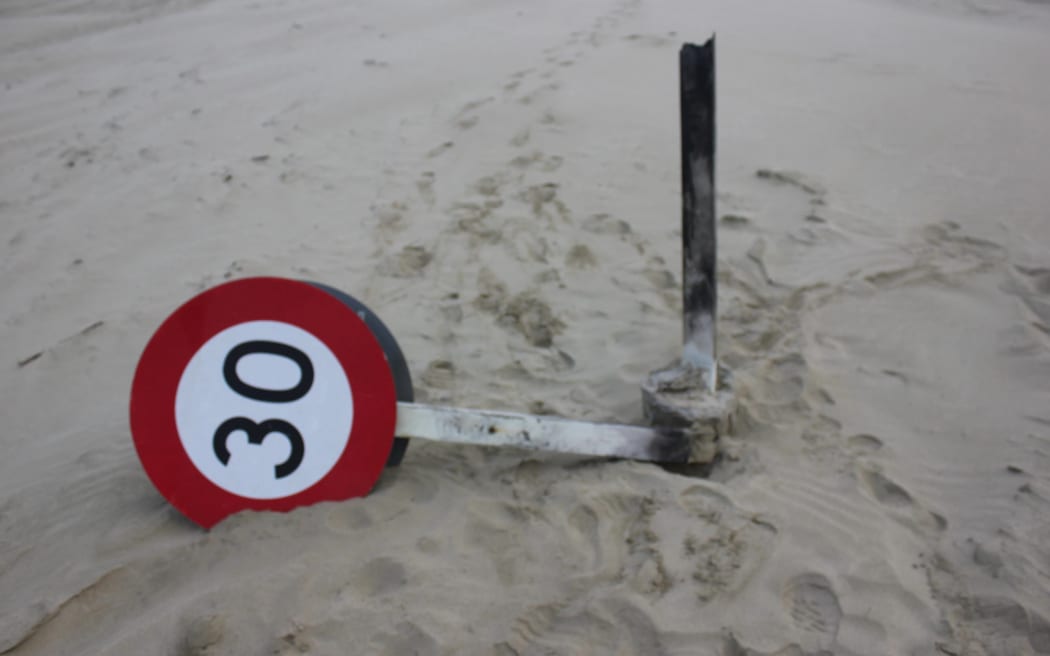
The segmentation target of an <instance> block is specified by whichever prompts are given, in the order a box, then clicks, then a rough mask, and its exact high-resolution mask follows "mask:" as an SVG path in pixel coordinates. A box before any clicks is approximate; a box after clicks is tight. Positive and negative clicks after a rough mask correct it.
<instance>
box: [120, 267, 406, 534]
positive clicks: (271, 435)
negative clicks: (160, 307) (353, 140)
mask: <svg viewBox="0 0 1050 656" xmlns="http://www.w3.org/2000/svg"><path fill="white" fill-rule="evenodd" d="M396 413H397V401H396V396H395V389H394V381H393V377H392V375H391V368H390V365H389V364H388V363H387V359H386V357H385V356H384V352H383V348H382V347H381V345H380V344H379V342H378V341H377V339H376V337H375V336H374V335H373V334H372V332H371V331H370V330H369V328H368V326H367V325H366V324H365V322H364V321H363V320H362V319H361V317H359V316H358V315H357V314H356V313H355V312H354V311H353V309H352V308H350V307H348V306H347V305H346V304H345V303H344V302H342V301H341V300H340V299H339V298H337V297H336V296H335V295H333V294H331V293H328V292H327V291H326V290H324V289H321V288H318V287H316V286H314V285H311V284H309V283H304V282H297V281H293V280H285V279H282V278H247V279H242V280H237V281H233V282H229V283H226V284H223V285H220V286H218V287H214V288H212V289H209V290H207V291H205V292H203V293H202V294H200V295H198V296H196V297H194V298H193V299H191V300H190V301H188V302H187V303H185V304H184V305H182V306H181V307H180V308H178V309H177V310H176V311H175V312H174V313H173V314H172V315H171V316H170V317H168V319H167V320H165V321H164V323H163V324H162V325H161V327H160V328H158V329H157V332H156V333H155V334H154V335H153V337H152V338H151V339H150V341H149V343H148V344H147V345H146V349H145V351H144V352H143V354H142V357H141V358H140V360H139V364H138V368H137V369H136V371H135V378H134V381H133V383H132V388H131V432H132V437H133V439H134V442H135V449H136V451H137V452H138V455H139V459H140V460H141V461H142V465H143V467H144V468H145V470H146V473H147V475H148V476H149V477H150V479H151V480H152V481H153V484H154V485H155V486H156V487H157V489H158V490H159V491H160V492H161V494H163V495H164V496H165V497H166V498H167V499H168V501H170V502H171V504H172V505H174V506H175V507H176V508H178V509H179V510H180V511H181V512H182V513H183V514H185V515H186V516H187V517H189V518H190V519H192V520H193V521H195V522H197V523H198V524H200V525H202V526H204V527H205V528H208V527H211V526H213V525H214V524H216V523H217V522H219V521H220V520H222V519H223V518H225V517H226V516H228V515H230V514H232V513H235V512H238V511H241V510H249V509H251V510H290V509H292V508H295V507H297V506H302V505H308V504H312V503H317V502H319V501H335V500H341V499H348V498H351V497H355V496H362V495H365V494H367V493H368V492H369V491H371V489H372V488H373V487H374V486H375V483H376V481H377V480H378V479H379V475H380V473H381V472H382V469H383V466H384V464H385V463H386V461H387V458H388V456H389V454H390V450H391V446H392V444H393V438H394V424H395V421H396Z"/></svg>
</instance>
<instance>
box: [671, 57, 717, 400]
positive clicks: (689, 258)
mask: <svg viewBox="0 0 1050 656" xmlns="http://www.w3.org/2000/svg"><path fill="white" fill-rule="evenodd" d="M678 65H679V85H680V103H681V126H682V310H683V311H682V320H683V329H684V330H683V337H684V343H685V345H684V348H683V351H682V365H683V366H685V367H689V368H693V369H698V370H701V371H703V372H705V373H706V374H707V375H706V376H705V379H706V380H705V382H706V384H707V388H708V390H709V391H711V392H714V391H715V389H716V387H717V385H718V355H717V342H716V335H715V323H716V319H717V311H718V286H717V283H716V280H715V275H716V274H715V265H716V260H715V258H716V256H715V252H716V249H717V246H718V243H717V235H716V234H715V39H714V37H713V36H712V37H711V38H710V39H709V40H708V41H707V43H705V44H704V45H702V46H697V45H693V44H691V43H687V44H685V45H683V46H682V49H681V51H680V52H679V54H678Z"/></svg>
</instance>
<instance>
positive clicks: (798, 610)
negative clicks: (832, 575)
mask: <svg viewBox="0 0 1050 656" xmlns="http://www.w3.org/2000/svg"><path fill="white" fill-rule="evenodd" d="M781 600H782V602H783V604H784V609H785V610H786V611H787V613H788V615H790V616H791V621H792V622H793V623H794V625H795V628H796V629H797V630H798V632H799V634H800V640H799V644H800V646H801V647H802V648H803V649H805V650H806V651H816V650H824V651H827V652H828V653H831V651H830V650H831V648H832V646H833V645H834V644H835V639H836V638H837V637H838V632H839V621H840V620H841V619H842V608H841V607H840V606H839V598H838V596H837V595H836V594H835V590H834V589H833V588H832V587H831V582H830V581H828V579H827V578H826V577H825V576H823V575H822V574H817V573H813V572H810V573H807V574H800V575H798V576H795V577H793V578H791V579H790V580H789V581H788V582H787V583H786V584H785V585H784V590H783V593H782V594H781Z"/></svg>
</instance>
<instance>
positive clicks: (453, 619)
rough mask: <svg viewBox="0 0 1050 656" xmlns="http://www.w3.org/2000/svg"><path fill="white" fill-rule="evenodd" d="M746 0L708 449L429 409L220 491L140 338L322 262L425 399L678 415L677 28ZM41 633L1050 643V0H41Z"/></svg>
mask: <svg viewBox="0 0 1050 656" xmlns="http://www.w3.org/2000/svg"><path fill="white" fill-rule="evenodd" d="M714 32H717V35H718V36H717V38H718V74H717V75H718V94H719V98H718V103H719V107H718V111H719V114H718V129H719V142H718V149H719V152H718V189H719V195H718V206H719V210H718V211H719V215H720V217H721V219H720V222H719V230H720V234H719V240H720V243H719V283H720V290H721V298H720V318H719V325H718V330H719V340H720V342H719V346H720V353H721V357H722V360H723V362H724V364H726V365H728V366H729V367H731V368H732V369H733V370H734V373H735V379H736V384H737V392H738V398H739V403H740V406H741V409H740V421H739V422H738V425H737V431H736V435H735V436H733V437H732V438H730V439H727V440H725V443H724V449H725V455H724V458H723V461H722V462H721V463H720V464H719V466H718V467H716V469H715V470H714V472H713V473H712V474H711V476H710V477H709V478H702V477H698V476H691V475H686V474H683V473H681V472H679V473H675V472H670V471H666V470H665V469H663V468H661V467H659V466H656V465H652V464H644V463H636V462H616V461H612V462H610V461H605V460H597V459H585V458H575V457H568V456H558V455H548V454H541V453H535V452H524V451H518V450H514V449H495V448H478V447H467V446H457V445H450V444H437V443H422V442H416V443H413V444H412V445H411V446H410V448H409V450H408V452H407V456H406V457H405V460H404V463H403V464H402V466H401V467H400V468H398V469H394V470H387V471H386V472H385V473H384V475H383V477H382V479H381V481H380V483H379V485H378V487H377V489H376V490H375V491H374V492H373V493H372V494H371V495H370V496H368V497H366V498H360V499H353V500H349V501H345V502H339V503H324V504H319V505H316V506H312V507H308V508H301V509H298V510H296V511H294V512H290V513H287V514H276V513H243V514H240V515H237V516H235V517H232V518H229V519H228V520H226V521H224V522H223V523H221V524H220V525H218V526H217V527H215V528H214V529H212V530H211V531H210V532H206V531H204V530H201V529H200V528H198V527H197V526H195V525H194V524H192V523H191V522H189V521H188V520H186V519H185V518H183V517H182V516H181V515H180V514H179V513H178V512H177V511H175V510H174V509H173V508H172V507H171V506H170V505H169V504H168V503H167V502H166V501H165V500H164V498H163V497H161V496H160V494H159V493H158V492H157V491H156V490H155V489H154V488H153V487H152V485H151V484H150V482H149V480H148V479H147V478H146V475H145V473H144V471H143V469H142V467H141V465H140V464H139V461H138V459H137V457H136V454H135V451H134V448H133V446H132V440H131V436H130V432H129V428H128V422H127V412H128V410H127V408H128V393H129V388H130V383H131V377H132V373H133V371H134V367H135V365H136V362H137V360H138V357H139V355H140V354H141V352H142V348H143V347H144V346H145V344H146V341H147V340H148V339H149V337H150V335H151V334H152V333H153V331H154V330H155V329H156V328H157V326H158V325H159V324H160V322H161V321H163V319H164V318H165V317H166V316H167V315H168V314H169V313H170V312H171V311H173V310H174V308H176V307H177V306H178V305H179V304H181V303H182V302H184V301H185V300H186V299H188V298H190V297H191V296H193V295H194V294H196V293H198V292H200V291H202V290H204V289H207V288H209V287H211V286H214V285H216V284H219V283H221V282H223V281H225V280H228V279H234V278H240V277H244V276H254V275H274V276H284V277H290V278H299V279H309V280H316V281H321V282H324V283H327V284H329V285H333V286H335V287H338V288H341V289H343V290H345V291H347V292H349V293H350V294H353V295H354V296H356V297H357V298H359V299H361V300H362V301H364V302H365V303H367V304H368V305H369V306H371V307H372V308H373V309H374V310H375V311H376V312H377V313H378V314H379V315H380V316H381V317H382V318H383V320H384V321H385V322H386V324H387V325H388V326H389V327H390V328H391V329H392V330H393V332H394V334H395V335H396V336H397V338H398V340H399V343H400V345H401V348H402V349H403V350H404V352H405V354H406V357H407V358H408V360H409V364H410V367H411V369H412V372H413V374H414V380H415V384H416V390H417V398H418V400H421V401H427V402H431V403H442V404H456V405H462V406H468V407H482V408H492V409H506V410H514V411H524V412H535V413H552V414H558V415H561V416H565V417H572V418H580V419H587V420H595V421H616V422H627V423H630V422H641V420H642V417H641V404H640V394H639V384H640V382H641V381H642V380H643V379H644V378H645V376H646V375H647V374H648V372H649V371H650V370H652V369H655V368H657V367H659V366H662V365H664V364H665V363H666V362H667V361H669V360H670V359H672V358H673V357H674V356H675V355H676V353H677V351H678V349H679V346H680V339H681V335H680V331H681V320H680V316H679V313H680V298H679V288H680V264H679V262H680V260H679V257H680V255H679V249H680V234H679V220H680V219H679V216H680V196H679V193H680V189H679V177H678V176H679V172H678V164H679V159H678V158H679V152H678V148H679V145H678V104H677V103H678V95H677V94H678V89H677V50H678V48H679V46H680V45H681V44H682V43H683V42H686V41H691V42H702V41H704V40H706V39H707V38H708V37H709V36H710V35H711V33H714ZM0 84H2V89H0V171H2V174H0V321H2V336H3V346H2V347H0V354H2V357H0V412H2V415H3V422H2V426H3V429H2V430H0V453H2V458H0V654H17V655H28V654H48V655H52V654H113V655H118V654H157V655H171V654H177V655H180V656H182V655H191V654H192V655H205V654H246V655H258V654H299V653H309V654H421V655H436V654H491V655H494V656H495V655H499V656H506V655H511V654H518V655H521V656H524V655H526V654H529V655H532V654H536V655H539V654H595V655H609V654H646V655H648V654H654V655H655V654H682V655H686V654H701V655H706V654H712V655H720V656H742V655H745V654H746V655H762V654H780V655H785V656H786V655H789V654H792V655H797V654H822V653H824V654H841V655H851V654H864V655H867V654H872V655H875V654H879V655H882V654H902V655H903V654H907V655H931V656H933V655H940V654H947V655H949V656H961V655H964V654H965V655H970V654H973V655H1002V656H1015V655H1031V654H1050V120H1048V119H1050V6H1047V5H1046V3H1037V2H1021V1H1016V2H1015V1H1013V0H958V1H954V0H953V1H949V0H931V1H926V2H895V1H893V0H839V1H837V2H833V1H831V0H801V1H800V2H794V3H782V2H775V1H773V0H749V1H748V2H730V1H717V2H707V3H694V2H685V1H683V0H676V1H671V2H665V3H656V2H652V1H651V0H627V1H621V0H595V1H593V2H580V3H562V2H555V1H553V0H538V1H536V2H528V3H525V2H506V1H500V0H454V1H449V2H441V3H434V2H429V1H424V0H406V2H401V3H398V4H397V7H396V8H395V7H392V6H391V5H390V4H389V3H385V2H380V1H379V0H364V1H361V2H354V3H345V2H339V1H336V0H302V1H298V2H288V1H286V0H252V1H246V0H231V1H229V2H214V1H211V2H209V1H202V0H192V1H191V0H186V1H163V0H43V1H36V0H8V1H5V2H3V3H2V4H0Z"/></svg>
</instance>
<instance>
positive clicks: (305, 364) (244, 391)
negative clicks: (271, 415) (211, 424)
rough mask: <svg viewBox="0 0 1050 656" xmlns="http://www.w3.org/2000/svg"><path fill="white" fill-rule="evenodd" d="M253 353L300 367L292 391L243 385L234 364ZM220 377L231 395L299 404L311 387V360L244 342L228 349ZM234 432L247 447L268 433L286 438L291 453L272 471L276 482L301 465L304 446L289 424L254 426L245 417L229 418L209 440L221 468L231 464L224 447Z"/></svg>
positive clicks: (279, 347) (285, 348)
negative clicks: (241, 433)
mask: <svg viewBox="0 0 1050 656" xmlns="http://www.w3.org/2000/svg"><path fill="white" fill-rule="evenodd" d="M254 353H268V354H270V355H279V356H281V357H285V358H288V359H289V360H291V361H292V362H294V363H295V364H296V365H297V366H298V367H299V382H297V383H296V384H295V386H294V387H289V388H287V389H279V390H272V389H264V388H261V387H255V386H254V385H249V384H248V383H246V382H244V381H243V380H242V379H241V377H240V376H239V375H238V374H237V364H238V363H239V362H240V360H241V358H243V357H244V356H246V355H252V354H254ZM222 375H223V378H225V379H226V384H227V385H229V386H230V389H232V390H233V391H234V392H237V393H238V394H240V395H241V396H246V397H248V398H250V399H254V400H256V401H263V402H266V403H290V402H292V401H298V400H299V399H301V398H303V397H304V396H306V394H307V392H309V391H310V388H311V387H313V384H314V367H313V363H311V362H310V358H308V357H307V356H306V354H305V353H303V352H302V351H300V350H299V349H297V348H295V347H294V346H289V345H288V344H282V343H280V342H269V341H265V340H255V341H250V342H243V343H241V344H238V345H237V346H235V347H233V348H232V349H230V352H229V353H228V354H227V355H226V359H225V361H224V362H223V365H222ZM235 431H244V432H245V433H247V435H248V443H249V444H262V443H263V440H265V439H266V436H267V435H269V434H270V433H280V434H281V435H284V436H285V437H286V438H288V442H289V443H290V444H291V445H292V452H291V454H290V455H289V456H288V459H287V460H285V461H284V462H282V463H281V464H279V465H276V466H275V467H274V468H273V472H274V477H275V478H284V477H285V476H289V475H291V474H292V473H293V472H295V470H296V469H298V468H299V465H300V464H302V462H303V455H304V454H305V452H306V445H305V444H304V442H303V436H302V435H301V434H300V433H299V430H298V429H297V428H296V427H295V426H293V425H292V424H291V423H289V422H287V421H284V420H283V419H266V420H264V421H263V422H262V423H256V422H255V421H252V420H251V419H248V418H247V417H231V418H230V419H227V420H226V421H224V422H222V424H220V425H219V427H218V428H217V429H215V435H214V436H213V437H212V449H213V450H214V451H215V457H217V458H218V459H219V462H221V463H222V464H223V465H227V464H229V462H230V450H229V448H227V446H226V441H227V440H228V439H229V437H230V433H233V432H235Z"/></svg>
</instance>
